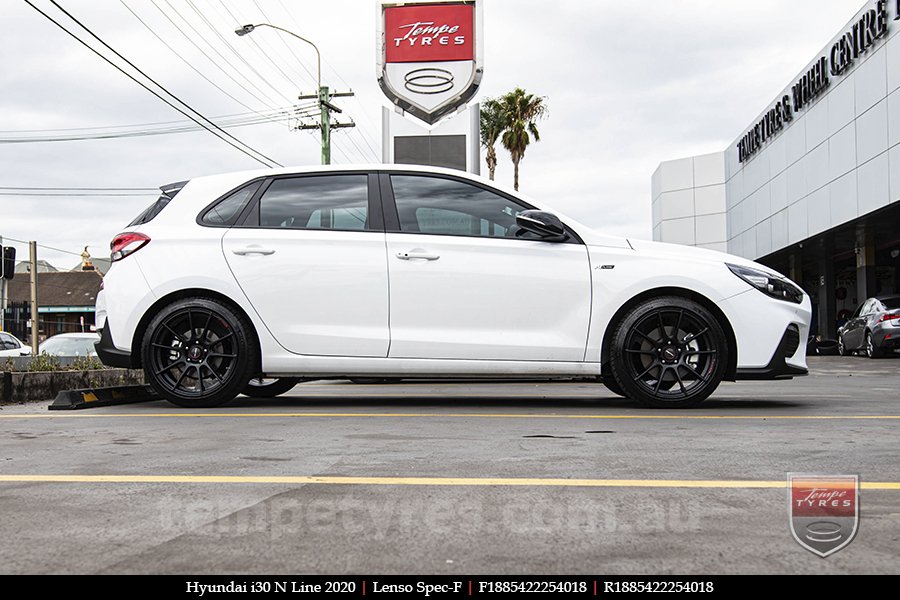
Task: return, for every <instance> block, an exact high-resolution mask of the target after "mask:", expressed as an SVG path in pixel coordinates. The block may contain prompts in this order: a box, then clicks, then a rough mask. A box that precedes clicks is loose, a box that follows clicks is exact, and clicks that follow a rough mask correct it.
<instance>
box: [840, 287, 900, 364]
mask: <svg viewBox="0 0 900 600" xmlns="http://www.w3.org/2000/svg"><path fill="white" fill-rule="evenodd" d="M898 349H900V294H898V295H892V296H877V297H875V298H869V299H868V300H866V301H865V302H863V303H862V304H860V305H859V307H858V308H857V309H856V312H854V313H853V316H852V317H850V318H849V319H848V320H847V322H846V323H845V324H844V325H843V326H841V328H840V329H838V352H839V353H840V354H841V356H846V355H848V354H851V353H854V352H862V353H864V354H865V355H866V356H868V357H869V358H879V357H881V356H884V355H885V354H887V353H893V352H895V351H896V350H898Z"/></svg>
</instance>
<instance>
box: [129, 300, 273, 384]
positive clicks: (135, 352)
mask: <svg viewBox="0 0 900 600" xmlns="http://www.w3.org/2000/svg"><path fill="white" fill-rule="evenodd" d="M186 298H209V299H212V300H216V301H218V302H221V303H222V304H224V305H226V306H228V308H230V309H231V310H233V311H235V312H236V313H238V314H240V315H241V316H243V317H244V319H246V321H247V323H249V324H250V336H251V337H252V338H253V343H254V344H256V360H257V363H258V364H257V365H256V366H255V368H256V370H257V371H260V370H261V369H262V364H261V361H262V348H261V345H260V342H259V333H257V331H256V326H255V325H254V324H253V319H251V318H250V315H248V314H247V311H245V310H244V309H243V308H241V307H240V305H238V304H237V303H236V302H235V301H234V300H232V299H231V298H229V297H228V296H226V295H225V294H222V293H220V292H215V291H213V290H209V289H205V288H188V289H183V290H177V291H175V292H171V293H169V294H166V295H165V296H162V297H161V298H159V299H158V300H157V301H156V302H154V303H153V304H152V305H151V306H150V307H149V308H148V309H147V310H146V311H144V314H143V316H142V317H141V320H140V321H138V324H137V327H135V329H134V336H133V337H132V340H131V348H132V352H131V366H132V368H135V369H140V368H142V367H143V365H142V364H141V345H142V342H143V340H144V334H145V333H146V331H147V326H148V325H149V324H150V321H151V320H152V319H153V317H155V316H156V314H157V313H158V312H159V311H160V310H161V309H162V308H164V307H165V306H167V305H169V304H171V303H172V302H175V301H176V300H184V299H186Z"/></svg>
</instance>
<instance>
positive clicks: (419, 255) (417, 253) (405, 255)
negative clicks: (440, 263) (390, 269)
mask: <svg viewBox="0 0 900 600" xmlns="http://www.w3.org/2000/svg"><path fill="white" fill-rule="evenodd" d="M440 257H441V255H440V254H429V253H428V252H426V251H425V250H422V249H420V248H415V249H414V250H409V251H407V252H398V253H397V258H399V259H400V260H437V259H439V258H440Z"/></svg>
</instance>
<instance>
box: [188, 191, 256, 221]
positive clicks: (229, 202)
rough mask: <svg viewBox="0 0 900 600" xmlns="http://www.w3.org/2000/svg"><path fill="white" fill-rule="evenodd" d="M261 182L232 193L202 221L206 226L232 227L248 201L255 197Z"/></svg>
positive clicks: (209, 211)
mask: <svg viewBox="0 0 900 600" xmlns="http://www.w3.org/2000/svg"><path fill="white" fill-rule="evenodd" d="M260 183H261V182H259V181H256V182H254V183H251V184H249V185H246V186H244V187H242V188H241V189H239V190H237V191H236V192H233V193H231V194H230V195H229V196H228V197H226V198H224V199H222V200H221V201H220V202H218V203H217V204H216V205H215V206H213V207H212V208H211V209H209V210H208V211H206V214H204V215H203V218H202V219H200V221H201V222H202V223H204V224H205V225H231V224H233V223H234V220H235V219H236V218H237V216H238V214H240V212H241V209H242V208H244V205H245V204H246V203H247V201H248V200H250V198H251V197H252V196H253V194H254V193H255V192H256V190H257V189H259V185H260Z"/></svg>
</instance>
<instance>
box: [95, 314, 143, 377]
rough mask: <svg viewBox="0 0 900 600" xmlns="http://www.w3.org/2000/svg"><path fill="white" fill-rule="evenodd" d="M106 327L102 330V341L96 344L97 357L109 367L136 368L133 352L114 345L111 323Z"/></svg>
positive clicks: (106, 324)
mask: <svg viewBox="0 0 900 600" xmlns="http://www.w3.org/2000/svg"><path fill="white" fill-rule="evenodd" d="M104 325H105V326H104V327H103V329H101V330H100V341H99V342H97V343H95V344H94V348H95V349H96V350H97V356H98V357H99V358H100V360H101V362H103V364H104V365H106V366H107V367H118V368H120V369H132V368H134V366H135V365H134V364H133V361H132V358H131V352H128V351H126V350H119V349H118V348H116V346H115V344H113V340H112V334H111V333H110V332H109V323H105V324H104Z"/></svg>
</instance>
